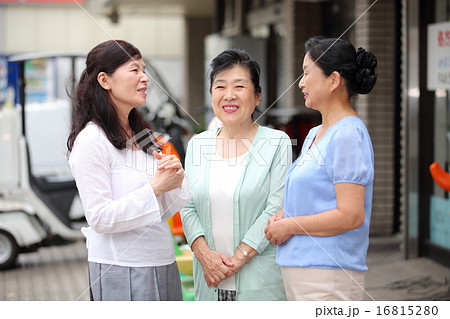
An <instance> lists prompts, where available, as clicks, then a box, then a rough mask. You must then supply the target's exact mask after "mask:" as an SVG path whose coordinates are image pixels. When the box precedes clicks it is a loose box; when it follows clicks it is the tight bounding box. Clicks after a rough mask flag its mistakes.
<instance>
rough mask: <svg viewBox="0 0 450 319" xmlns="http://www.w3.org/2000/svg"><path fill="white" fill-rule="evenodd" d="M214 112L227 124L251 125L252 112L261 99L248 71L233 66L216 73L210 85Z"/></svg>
mask: <svg viewBox="0 0 450 319" xmlns="http://www.w3.org/2000/svg"><path fill="white" fill-rule="evenodd" d="M211 100H212V107H213V110H214V114H215V115H216V116H217V118H219V120H220V121H222V123H223V124H224V126H227V125H241V124H248V125H251V124H252V123H253V120H252V118H251V116H252V113H253V112H254V111H255V108H256V106H257V105H259V102H260V100H261V94H256V93H255V88H254V85H253V82H252V80H251V78H250V73H249V71H248V70H247V69H246V68H245V67H242V66H239V65H237V66H233V67H231V68H227V69H225V70H223V71H222V72H220V73H218V74H217V75H216V77H215V79H214V80H213V83H212V87H211Z"/></svg>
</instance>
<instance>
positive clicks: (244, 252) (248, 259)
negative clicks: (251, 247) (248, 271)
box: [237, 244, 250, 264]
mask: <svg viewBox="0 0 450 319" xmlns="http://www.w3.org/2000/svg"><path fill="white" fill-rule="evenodd" d="M237 248H238V249H239V250H240V251H241V253H242V254H243V255H244V257H245V259H247V261H246V262H245V263H246V264H248V263H249V262H250V256H249V254H248V252H247V251H246V250H245V249H244V248H242V247H241V245H240V244H239V246H238V247H237Z"/></svg>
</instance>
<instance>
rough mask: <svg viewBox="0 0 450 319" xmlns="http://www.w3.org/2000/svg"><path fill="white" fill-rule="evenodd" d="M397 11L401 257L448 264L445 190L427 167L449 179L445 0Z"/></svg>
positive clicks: (449, 36) (449, 39)
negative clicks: (436, 168)
mask: <svg viewBox="0 0 450 319" xmlns="http://www.w3.org/2000/svg"><path fill="white" fill-rule="evenodd" d="M402 10H403V21H402V22H403V23H402V24H403V41H402V45H403V46H402V70H403V74H402V88H403V96H402V125H401V127H402V134H401V136H402V138H403V139H404V143H403V149H402V154H403V156H402V158H403V160H402V167H403V170H402V172H403V174H402V185H404V187H403V191H402V193H403V194H404V195H403V196H404V201H403V205H404V206H403V210H404V212H405V214H404V216H405V220H404V223H405V228H404V230H405V240H406V241H405V257H406V258H413V257H417V256H428V257H430V258H432V259H434V260H436V261H438V262H441V263H443V264H446V265H450V199H449V192H448V191H449V189H445V185H443V184H442V183H440V185H439V183H437V182H436V180H435V179H433V177H432V175H431V173H430V168H429V167H430V165H431V164H432V163H433V162H437V163H438V164H439V166H440V167H441V168H442V169H443V171H440V172H438V174H440V177H441V178H444V179H449V178H450V177H449V176H448V175H446V174H447V172H448V171H449V170H450V100H449V90H450V1H449V0H434V1H429V0H426V1H425V0H422V1H420V0H410V1H406V0H405V1H403V9H402ZM438 182H439V181H438ZM448 182H449V183H450V181H448Z"/></svg>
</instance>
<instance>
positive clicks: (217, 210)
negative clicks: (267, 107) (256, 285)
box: [209, 146, 248, 290]
mask: <svg viewBox="0 0 450 319" xmlns="http://www.w3.org/2000/svg"><path fill="white" fill-rule="evenodd" d="M214 149H215V154H212V157H211V167H210V173H209V174H210V182H209V194H210V195H209V196H210V201H211V203H210V205H211V233H212V237H213V241H214V249H215V250H216V251H219V252H221V253H223V254H225V255H226V256H228V257H232V256H233V255H234V251H235V250H236V247H234V245H233V238H234V236H233V223H234V203H235V198H234V193H235V189H236V185H237V184H238V182H239V180H240V179H241V177H242V174H244V170H245V166H246V164H247V157H248V152H247V153H245V154H243V155H241V156H239V157H234V158H223V157H221V156H220V155H219V154H218V153H217V146H216V147H215V148H214ZM218 288H220V289H225V290H236V285H235V277H234V275H233V276H231V277H228V278H226V279H225V280H222V281H221V282H220V283H219V285H218Z"/></svg>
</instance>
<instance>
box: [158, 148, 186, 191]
mask: <svg viewBox="0 0 450 319" xmlns="http://www.w3.org/2000/svg"><path fill="white" fill-rule="evenodd" d="M153 156H154V157H155V158H156V159H157V160H160V162H159V163H158V169H157V170H156V172H155V176H154V177H153V179H152V181H151V182H150V185H151V186H152V188H153V191H154V193H155V195H156V197H159V196H160V195H161V194H163V193H165V192H168V191H171V190H172V189H175V188H177V187H178V188H181V185H182V183H183V178H184V170H183V167H182V165H181V162H180V160H179V159H178V158H176V157H175V156H174V155H169V156H164V155H162V154H159V153H157V152H153ZM161 163H162V164H163V165H161Z"/></svg>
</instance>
